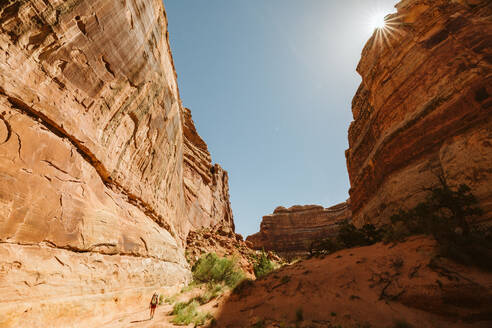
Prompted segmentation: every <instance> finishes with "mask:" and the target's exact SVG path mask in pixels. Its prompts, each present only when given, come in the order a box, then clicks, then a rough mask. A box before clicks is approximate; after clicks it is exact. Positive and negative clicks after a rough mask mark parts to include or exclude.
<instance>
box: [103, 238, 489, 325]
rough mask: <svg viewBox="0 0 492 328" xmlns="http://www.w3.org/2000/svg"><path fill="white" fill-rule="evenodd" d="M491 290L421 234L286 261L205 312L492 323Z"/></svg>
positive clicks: (234, 318)
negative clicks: (440, 254) (440, 255)
mask: <svg viewBox="0 0 492 328" xmlns="http://www.w3.org/2000/svg"><path fill="white" fill-rule="evenodd" d="M491 290H492V281H491V279H490V274H487V273H485V272H481V271H479V270H477V269H474V268H470V267H465V266H461V265H458V264H456V263H453V262H451V261H449V260H446V259H443V258H438V257H436V244H435V241H434V240H432V239H430V238H427V237H423V236H416V237H411V238H409V239H408V240H407V241H406V242H404V243H399V244H396V245H395V244H383V243H378V244H375V245H372V246H367V247H359V248H352V249H346V250H342V251H339V252H336V253H333V254H330V255H327V256H325V257H323V258H312V259H308V260H303V261H299V262H297V263H294V264H291V265H285V266H283V267H281V268H280V269H278V270H276V271H274V272H272V273H270V274H269V275H268V276H266V277H265V278H263V279H258V280H256V281H254V283H252V284H250V285H249V286H247V287H246V288H244V289H242V290H241V292H239V293H231V292H230V291H229V292H226V293H224V294H223V295H221V296H220V297H219V298H217V299H214V300H212V301H210V302H209V303H207V304H205V305H203V306H201V308H200V311H202V312H205V313H210V314H211V315H212V316H213V317H214V318H215V320H216V323H215V326H216V327H337V328H338V327H366V328H368V327H388V328H389V327H391V328H393V327H490V324H491V323H492V310H491V309H490V304H491V301H492V293H491ZM199 293H200V291H199V290H198V289H197V288H195V289H193V290H191V291H188V292H186V293H181V294H179V295H176V298H177V299H178V300H180V301H183V300H187V299H191V298H192V297H195V296H197V295H198V294H199ZM171 310H172V305H169V304H163V305H162V306H159V307H158V308H157V312H156V315H155V317H154V319H153V320H147V319H148V317H149V311H148V307H147V305H146V304H143V305H142V307H141V308H134V309H131V311H129V312H128V313H127V314H124V315H122V316H121V317H116V318H115V319H114V320H113V321H111V322H107V323H106V324H105V325H103V326H102V327H108V328H109V327H149V328H150V327H156V328H157V327H174V325H173V324H171V323H170V322H171V319H172V316H170V315H169V313H170V312H171ZM192 326H193V325H190V327H192Z"/></svg>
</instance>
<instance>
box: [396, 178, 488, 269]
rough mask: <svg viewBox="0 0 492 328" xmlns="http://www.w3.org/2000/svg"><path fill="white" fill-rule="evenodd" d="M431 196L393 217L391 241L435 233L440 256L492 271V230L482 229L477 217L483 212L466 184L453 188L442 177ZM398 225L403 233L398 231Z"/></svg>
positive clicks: (431, 190)
mask: <svg viewBox="0 0 492 328" xmlns="http://www.w3.org/2000/svg"><path fill="white" fill-rule="evenodd" d="M429 191H430V194H429V196H428V198H427V199H426V200H425V201H424V202H422V203H420V204H418V205H417V206H416V207H414V208H413V209H410V210H408V211H403V210H400V211H399V213H398V214H395V215H393V216H392V217H391V222H392V223H393V225H392V227H391V230H390V229H388V231H391V233H390V234H389V235H391V234H393V235H391V237H390V238H388V240H391V238H393V240H391V241H399V240H400V239H401V238H402V237H403V238H404V237H405V236H409V235H414V234H426V235H432V236H433V237H434V238H435V239H436V241H437V242H438V245H439V251H440V255H441V256H444V257H448V258H450V259H452V260H454V261H456V262H459V263H462V264H466V265H475V266H478V267H480V268H482V269H486V270H492V240H491V235H492V234H491V229H490V228H488V229H485V228H481V227H480V226H477V225H476V224H475V222H474V221H475V219H476V218H477V217H478V216H480V215H481V214H482V213H483V212H482V210H481V209H480V208H479V207H478V206H477V204H478V201H477V199H476V198H475V197H474V196H473V194H472V193H471V189H470V188H469V187H468V186H467V185H464V184H462V185H460V186H459V187H458V188H457V189H456V190H453V189H451V188H450V187H449V186H448V185H447V183H446V181H445V180H444V179H443V178H442V177H441V178H440V185H438V186H437V187H434V188H431V189H429ZM396 227H399V229H400V232H399V233H395V231H396Z"/></svg>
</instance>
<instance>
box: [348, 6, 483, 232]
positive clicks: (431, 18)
mask: <svg viewBox="0 0 492 328" xmlns="http://www.w3.org/2000/svg"><path fill="white" fill-rule="evenodd" d="M396 8H397V9H398V12H397V13H396V14H392V15H390V16H388V17H387V21H388V24H389V27H390V28H391V29H387V32H386V33H385V34H383V33H382V32H381V31H376V32H375V34H374V35H373V37H372V38H371V39H370V40H369V41H368V43H367V44H366V46H365V48H364V50H363V52H362V58H361V60H360V63H359V65H358V67H357V71H358V72H359V74H360V75H361V76H362V83H361V85H360V87H359V90H358V91H357V94H356V95H355V97H354V99H353V103H352V112H353V117H354V121H353V122H352V124H351V126H350V129H349V147H350V148H349V149H348V150H347V152H346V158H347V167H348V172H349V176H350V183H351V189H350V199H351V205H352V212H353V220H354V223H355V224H357V225H359V226H360V225H362V224H364V223H380V222H385V221H387V220H388V218H389V217H390V216H391V215H392V214H393V213H395V212H397V211H398V210H399V209H400V208H403V209H405V208H411V207H413V206H415V205H416V204H417V203H418V202H420V201H422V200H423V199H424V197H425V196H426V194H427V191H426V188H429V187H431V186H433V185H436V184H437V183H438V176H443V177H444V178H445V179H446V181H447V183H448V184H449V185H451V186H457V185H459V184H462V183H465V184H467V185H469V186H470V187H471V189H472V192H473V193H474V195H475V196H476V197H477V198H478V200H479V202H480V206H481V207H482V209H484V212H485V214H484V216H483V217H482V222H490V221H491V219H492V188H490V186H491V185H492V166H491V163H492V115H491V113H492V107H491V106H492V98H491V96H490V95H491V94H492V87H491V86H492V76H491V72H492V71H491V64H492V48H491V47H490V45H491V44H492V34H491V33H490V31H491V29H492V20H491V17H492V3H491V2H490V1H487V0H476V1H471V0H470V1H468V0H461V1H447V0H435V1H426V0H404V1H401V2H400V3H399V4H398V5H397V6H396Z"/></svg>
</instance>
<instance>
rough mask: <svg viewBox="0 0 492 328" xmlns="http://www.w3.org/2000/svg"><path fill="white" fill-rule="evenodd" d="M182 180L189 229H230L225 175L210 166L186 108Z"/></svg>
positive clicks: (227, 184) (206, 151) (232, 229)
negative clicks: (216, 227)
mask: <svg viewBox="0 0 492 328" xmlns="http://www.w3.org/2000/svg"><path fill="white" fill-rule="evenodd" d="M183 117H184V119H183V134H184V152H183V160H184V167H183V181H184V195H185V201H186V212H187V215H188V218H189V222H190V225H191V228H192V229H197V228H207V227H210V226H220V228H221V229H226V230H228V231H230V232H231V233H233V232H234V221H233V217H232V209H231V204H230V202H229V178H228V175H227V172H226V171H224V170H223V169H222V168H221V167H220V165H218V164H215V165H212V162H211V157H210V153H209V152H208V147H207V144H206V143H205V142H204V141H203V139H202V138H201V137H200V135H199V134H198V132H197V131H196V129H195V125H194V123H193V120H192V118H191V112H190V110H189V109H187V108H184V111H183Z"/></svg>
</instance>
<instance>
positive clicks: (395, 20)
mask: <svg viewBox="0 0 492 328" xmlns="http://www.w3.org/2000/svg"><path fill="white" fill-rule="evenodd" d="M399 18H400V17H399V16H397V15H395V14H391V15H387V16H386V17H382V16H379V18H378V17H376V18H374V21H373V23H372V28H373V29H375V32H374V33H375V36H374V41H375V42H374V43H373V45H374V46H388V47H390V48H392V45H391V41H392V40H394V39H396V37H397V35H401V34H402V31H400V30H399V29H398V26H399V21H400V19H399Z"/></svg>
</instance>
